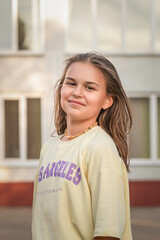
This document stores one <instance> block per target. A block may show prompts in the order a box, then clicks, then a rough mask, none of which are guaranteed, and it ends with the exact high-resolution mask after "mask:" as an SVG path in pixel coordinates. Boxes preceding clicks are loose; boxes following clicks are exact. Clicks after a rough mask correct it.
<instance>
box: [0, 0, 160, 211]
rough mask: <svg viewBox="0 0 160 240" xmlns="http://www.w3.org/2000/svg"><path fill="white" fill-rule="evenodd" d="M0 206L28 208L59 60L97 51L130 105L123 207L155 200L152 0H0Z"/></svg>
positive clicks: (156, 41)
mask: <svg viewBox="0 0 160 240" xmlns="http://www.w3.org/2000/svg"><path fill="white" fill-rule="evenodd" d="M0 12H1V14H0V31H1V34H0V66H1V69H0V123H1V124H0V192H1V198H0V205H11V206H12V205H31V204H32V191H33V181H34V175H35V173H36V168H37V165H38V158H39V153H40V148H41V145H42V144H43V143H44V142H45V141H46V140H47V138H48V137H49V136H50V134H51V133H52V132H53V131H54V123H53V109H54V84H55V82H56V81H57V80H58V79H59V78H60V77H61V74H62V71H63V67H64V64H63V61H64V59H65V58H66V57H68V56H70V55H72V54H74V53H77V52H87V51H96V52H100V53H102V54H104V55H105V56H106V57H107V58H108V59H109V60H110V61H111V62H112V63H113V64H114V65H115V67H116V68H117V70H118V73H119V76H120V79H121V81H122V84H123V86H124V88H125V90H126V92H127V95H128V96H129V98H130V99H131V102H132V105H133V109H134V110H133V115H134V122H133V129H132V132H131V134H130V137H129V143H130V148H131V167H130V169H131V172H130V173H129V180H130V192H131V205H133V206H134V205H141V206H142V205H143V206H149V205H153V206H158V205H160V1H159V0H141V1H138V0H81V1H80V0H59V1H56V0H28V1H26V0H1V1H0Z"/></svg>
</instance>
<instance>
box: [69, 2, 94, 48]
mask: <svg viewBox="0 0 160 240" xmlns="http://www.w3.org/2000/svg"><path fill="white" fill-rule="evenodd" d="M82 16H83V17H82ZM68 21H69V29H68V37H67V48H68V49H71V51H73V52H74V51H76V50H77V49H78V50H79V51H85V50H88V49H90V48H91V44H92V42H91V41H92V39H91V33H92V32H91V30H92V19H91V5H90V0H81V1H79V0H69V20H68Z"/></svg>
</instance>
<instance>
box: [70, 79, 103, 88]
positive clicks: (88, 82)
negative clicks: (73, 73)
mask: <svg viewBox="0 0 160 240" xmlns="http://www.w3.org/2000/svg"><path fill="white" fill-rule="evenodd" d="M66 79H68V80H71V81H76V79H74V78H71V77H66ZM86 84H94V85H96V86H99V84H97V83H95V82H90V81H87V82H86Z"/></svg>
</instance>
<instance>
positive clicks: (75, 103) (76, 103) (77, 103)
mask: <svg viewBox="0 0 160 240" xmlns="http://www.w3.org/2000/svg"><path fill="white" fill-rule="evenodd" d="M68 102H69V103H71V104H74V105H81V106H84V104H83V103H81V102H78V101H74V100H68Z"/></svg>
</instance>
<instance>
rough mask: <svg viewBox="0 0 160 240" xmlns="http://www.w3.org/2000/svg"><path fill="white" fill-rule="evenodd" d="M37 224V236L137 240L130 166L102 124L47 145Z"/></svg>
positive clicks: (39, 239)
mask: <svg viewBox="0 0 160 240" xmlns="http://www.w3.org/2000/svg"><path fill="white" fill-rule="evenodd" d="M32 227H33V229H32V231H33V240H92V239H93V238H94V237H96V236H111V237H117V238H119V239H121V240H131V239H132V234H131V227H130V206H129V191H128V178H127V172H126V168H125V165H124V163H123V161H122V159H121V158H120V157H119V155H118V152H117V148H116V146H115V144H114V142H113V140H112V139H111V138H110V136H109V135H108V134H106V132H105V131H104V130H102V129H101V127H99V126H96V127H94V128H92V129H91V130H90V131H88V132H87V133H85V134H83V135H81V136H79V137H77V138H75V139H73V140H71V141H67V142H63V141H61V140H60V136H55V137H52V138H50V139H49V140H48V141H47V142H46V143H45V144H44V145H43V147H42V150H41V156H40V162H39V167H38V171H37V175H36V178H35V185H34V203H33V219H32Z"/></svg>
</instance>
